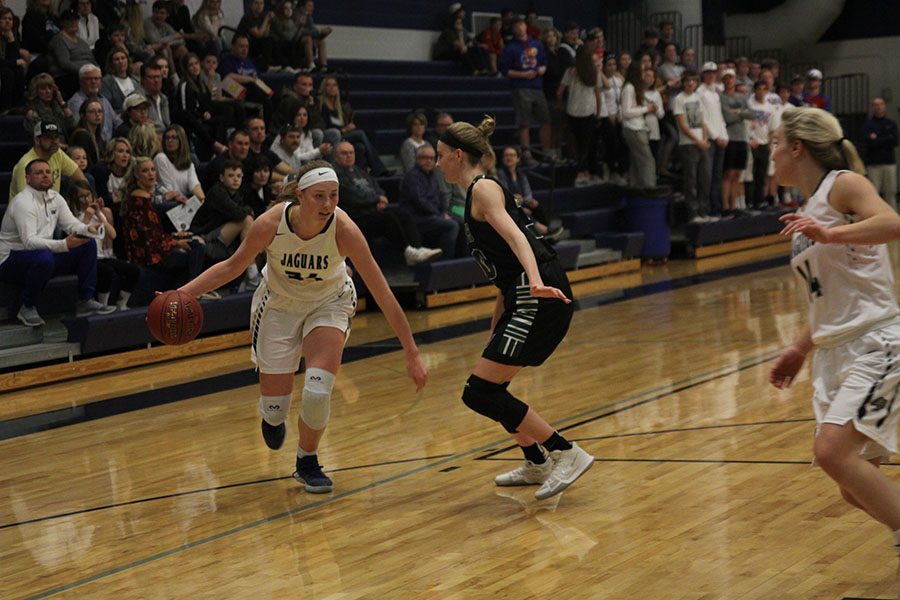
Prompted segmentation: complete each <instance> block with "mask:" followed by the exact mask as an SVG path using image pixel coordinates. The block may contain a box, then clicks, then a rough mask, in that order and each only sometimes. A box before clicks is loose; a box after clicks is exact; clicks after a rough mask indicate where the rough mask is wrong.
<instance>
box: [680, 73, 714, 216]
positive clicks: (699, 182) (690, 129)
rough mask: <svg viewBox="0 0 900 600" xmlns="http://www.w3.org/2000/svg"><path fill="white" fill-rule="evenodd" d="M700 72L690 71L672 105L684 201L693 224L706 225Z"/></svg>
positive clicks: (704, 133) (706, 167) (705, 156)
mask: <svg viewBox="0 0 900 600" xmlns="http://www.w3.org/2000/svg"><path fill="white" fill-rule="evenodd" d="M698 83H699V77H698V76H697V71H692V70H688V71H685V72H684V75H682V78H681V86H682V88H683V90H684V91H683V92H682V93H680V94H678V95H677V96H675V99H674V100H673V101H672V114H674V115H675V120H676V122H677V123H678V131H679V134H678V150H679V153H680V155H681V164H682V165H683V166H684V177H683V186H684V187H683V191H684V199H685V201H686V202H687V204H688V207H689V208H690V210H691V212H692V213H693V215H694V220H698V221H706V220H707V215H708V213H709V155H708V150H709V145H710V144H709V141H708V138H709V131H708V130H707V128H706V123H705V122H704V121H703V117H704V114H703V106H702V103H701V101H700V94H698V93H697V85H698Z"/></svg>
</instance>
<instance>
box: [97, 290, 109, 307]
mask: <svg viewBox="0 0 900 600" xmlns="http://www.w3.org/2000/svg"><path fill="white" fill-rule="evenodd" d="M97 302H99V303H100V304H102V305H103V306H106V304H107V303H108V302H109V292H97Z"/></svg>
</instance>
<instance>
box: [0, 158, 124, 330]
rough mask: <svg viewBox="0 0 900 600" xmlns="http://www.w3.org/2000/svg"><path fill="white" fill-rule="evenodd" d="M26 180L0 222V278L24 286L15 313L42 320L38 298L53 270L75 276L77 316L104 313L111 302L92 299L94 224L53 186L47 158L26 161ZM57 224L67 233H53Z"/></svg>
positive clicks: (29, 321)
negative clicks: (62, 235) (55, 235)
mask: <svg viewBox="0 0 900 600" xmlns="http://www.w3.org/2000/svg"><path fill="white" fill-rule="evenodd" d="M25 181H26V186H25V189H23V190H22V191H21V192H19V193H18V194H16V195H15V196H14V197H13V198H12V200H11V201H10V203H9V207H8V208H7V209H6V213H4V215H3V222H2V224H0V281H2V282H4V283H12V284H15V285H20V286H22V287H23V288H24V289H23V294H22V306H21V308H20V309H19V312H18V314H17V315H16V317H17V318H18V319H19V321H21V322H22V323H23V324H25V325H26V326H28V327H40V326H41V325H44V324H45V323H44V320H43V319H42V318H41V316H40V314H38V311H37V303H38V301H39V299H40V296H41V293H42V292H43V291H44V288H45V287H46V286H47V282H48V281H50V279H51V278H52V277H53V276H54V275H63V274H75V275H77V276H78V304H77V306H76V313H75V314H76V315H77V316H87V315H91V314H108V313H111V312H113V311H114V310H116V307H115V306H105V305H103V304H100V303H99V302H97V301H96V300H94V292H95V291H96V285H97V245H96V243H95V242H94V240H93V239H91V238H90V237H88V236H90V235H96V234H97V233H98V231H99V226H98V225H87V224H85V223H82V222H81V221H79V220H78V219H76V218H75V216H74V215H73V214H72V211H71V210H69V206H68V204H67V203H66V201H65V199H64V198H63V197H62V196H60V195H59V193H58V192H55V191H53V189H52V188H51V186H52V184H53V176H52V171H51V168H50V164H49V163H48V162H47V161H46V160H44V159H41V158H37V159H34V160H32V161H31V162H29V163H28V164H27V165H25ZM57 226H58V227H60V228H61V229H63V230H64V231H65V232H66V233H68V236H66V237H65V238H64V239H61V240H57V239H54V238H53V233H54V231H55V230H56V228H57Z"/></svg>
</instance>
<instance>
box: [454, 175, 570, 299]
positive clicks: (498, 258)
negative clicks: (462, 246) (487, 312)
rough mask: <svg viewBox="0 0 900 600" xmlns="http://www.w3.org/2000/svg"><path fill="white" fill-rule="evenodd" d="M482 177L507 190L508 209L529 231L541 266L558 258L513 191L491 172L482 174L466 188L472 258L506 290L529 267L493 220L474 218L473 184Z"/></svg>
mask: <svg viewBox="0 0 900 600" xmlns="http://www.w3.org/2000/svg"><path fill="white" fill-rule="evenodd" d="M480 179H490V180H491V181H493V182H494V183H496V184H497V185H499V186H500V189H501V190H503V199H504V203H505V205H506V212H507V213H509V216H510V217H512V220H513V221H514V222H515V224H516V225H518V227H519V229H520V230H521V231H522V233H523V234H525V238H526V239H527V240H528V243H529V244H530V245H531V250H532V252H534V258H535V261H536V262H537V264H538V265H541V264H544V263H548V262H552V261H554V260H556V252H555V251H554V250H553V248H552V247H551V246H550V244H548V243H547V242H546V241H545V240H544V238H543V237H542V236H540V235H539V234H538V233H537V230H536V229H535V225H534V222H533V221H532V220H531V219H530V218H529V217H528V215H526V214H525V212H524V211H523V210H522V209H521V208H519V205H518V203H516V199H515V198H514V197H513V195H512V193H511V192H510V191H509V190H507V189H506V188H504V187H503V186H502V185H501V184H500V182H499V181H497V180H496V179H494V178H493V177H489V176H487V175H479V176H478V177H476V178H475V179H473V180H472V183H470V184H469V189H468V190H467V191H466V215H465V228H466V239H467V240H468V242H469V248H471V250H472V257H473V258H474V259H475V261H476V262H477V263H478V265H479V266H480V267H481V269H482V270H483V271H484V274H485V275H486V276H487V278H488V279H490V280H491V281H492V282H493V283H494V285H496V286H497V287H498V288H500V289H501V290H506V289H507V288H508V287H509V286H510V285H512V284H514V283H515V282H516V281H517V280H518V277H519V276H520V275H521V274H522V272H523V271H524V270H525V269H524V268H523V267H522V264H521V263H520V262H519V259H518V258H516V255H515V253H513V251H512V248H510V247H509V244H507V243H506V240H504V239H503V237H502V236H501V235H500V234H499V233H497V231H496V230H495V229H494V228H493V227H491V225H490V224H489V223H486V222H484V221H476V220H475V219H474V218H473V217H472V187H473V186H474V185H475V183H476V182H477V181H479V180H480Z"/></svg>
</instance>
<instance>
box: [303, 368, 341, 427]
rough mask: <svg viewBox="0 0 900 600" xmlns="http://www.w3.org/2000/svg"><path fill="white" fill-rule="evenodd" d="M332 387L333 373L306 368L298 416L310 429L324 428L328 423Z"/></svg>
mask: <svg viewBox="0 0 900 600" xmlns="http://www.w3.org/2000/svg"><path fill="white" fill-rule="evenodd" d="M332 388H334V374H333V373H329V372H328V371H326V370H324V369H316V368H311V369H307V370H306V378H305V380H304V382H303V404H301V405H300V418H301V419H302V420H303V422H304V423H306V425H307V426H309V428H310V429H325V426H326V425H328V419H329V417H330V416H331V390H332Z"/></svg>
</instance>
